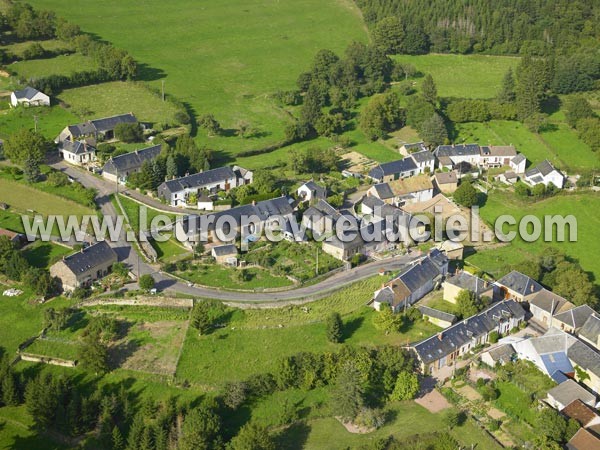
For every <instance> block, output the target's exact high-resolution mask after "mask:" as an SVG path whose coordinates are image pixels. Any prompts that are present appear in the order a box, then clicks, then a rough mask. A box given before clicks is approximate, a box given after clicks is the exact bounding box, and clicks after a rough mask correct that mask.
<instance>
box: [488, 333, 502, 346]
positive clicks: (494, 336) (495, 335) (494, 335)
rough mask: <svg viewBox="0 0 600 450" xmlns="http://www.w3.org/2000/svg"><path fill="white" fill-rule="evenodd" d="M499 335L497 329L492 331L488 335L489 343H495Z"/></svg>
mask: <svg viewBox="0 0 600 450" xmlns="http://www.w3.org/2000/svg"><path fill="white" fill-rule="evenodd" d="M499 337H500V335H499V334H498V332H497V331H492V332H491V333H490V334H489V336H488V339H489V342H490V344H495V343H496V342H498V338H499Z"/></svg>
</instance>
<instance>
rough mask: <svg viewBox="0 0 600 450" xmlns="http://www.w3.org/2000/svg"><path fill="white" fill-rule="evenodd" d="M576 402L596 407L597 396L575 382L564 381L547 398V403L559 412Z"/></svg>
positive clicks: (551, 390)
mask: <svg viewBox="0 0 600 450" xmlns="http://www.w3.org/2000/svg"><path fill="white" fill-rule="evenodd" d="M575 400H580V401H581V402H582V403H583V404H585V405H588V406H592V407H595V406H596V396H595V395H594V394H592V393H591V392H590V391H588V390H587V389H585V388H584V387H582V386H580V385H579V384H578V383H577V382H575V381H573V380H566V381H563V382H562V383H560V384H559V385H558V386H556V387H554V388H552V389H550V390H549V391H548V395H547V396H546V403H548V404H549V405H550V406H552V407H553V408H554V409H557V410H558V411H562V410H563V409H564V408H566V407H567V405H570V404H571V403H572V402H573V401H575Z"/></svg>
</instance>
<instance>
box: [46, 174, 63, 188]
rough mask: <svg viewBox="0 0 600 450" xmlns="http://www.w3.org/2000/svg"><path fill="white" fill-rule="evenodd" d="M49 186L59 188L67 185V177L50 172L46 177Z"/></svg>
mask: <svg viewBox="0 0 600 450" xmlns="http://www.w3.org/2000/svg"><path fill="white" fill-rule="evenodd" d="M46 181H47V182H48V184H49V185H50V186H54V187H61V186H67V185H68V184H69V176H68V175H67V174H66V173H64V172H58V171H52V172H50V173H49V174H48V176H47V177H46Z"/></svg>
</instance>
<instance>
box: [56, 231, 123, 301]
mask: <svg viewBox="0 0 600 450" xmlns="http://www.w3.org/2000/svg"><path fill="white" fill-rule="evenodd" d="M116 262H117V254H116V253H115V251H114V250H113V249H112V248H111V247H110V245H108V243H107V242H106V241H100V242H98V243H96V244H94V245H90V246H89V247H87V248H84V249H82V250H81V251H79V252H77V253H73V254H72V255H69V256H65V257H64V258H63V259H62V260H60V261H58V262H57V263H55V264H53V265H52V266H51V267H50V275H52V276H53V277H58V278H59V279H60V281H61V284H62V288H63V290H65V291H72V290H74V289H76V288H78V287H81V286H84V287H87V286H90V285H91V284H92V283H93V282H94V281H96V280H99V279H101V278H102V277H105V276H106V275H108V274H109V273H110V271H111V269H112V265H113V264H114V263H116Z"/></svg>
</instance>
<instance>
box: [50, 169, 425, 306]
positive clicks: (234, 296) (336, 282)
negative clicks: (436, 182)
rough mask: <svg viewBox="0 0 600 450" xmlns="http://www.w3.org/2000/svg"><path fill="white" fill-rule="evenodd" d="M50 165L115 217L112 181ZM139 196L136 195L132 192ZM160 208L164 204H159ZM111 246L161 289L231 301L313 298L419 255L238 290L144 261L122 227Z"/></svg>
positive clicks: (102, 210) (399, 265) (131, 266)
mask: <svg viewBox="0 0 600 450" xmlns="http://www.w3.org/2000/svg"><path fill="white" fill-rule="evenodd" d="M52 166H53V167H54V168H55V169H57V170H60V171H62V172H65V173H66V174H67V175H69V176H70V177H72V178H73V179H75V180H77V181H79V182H80V183H81V184H83V185H84V186H85V187H89V188H94V189H96V190H97V191H98V194H97V196H96V203H97V204H98V207H99V208H100V211H101V212H102V215H104V216H112V217H116V216H117V211H116V209H115V207H114V205H113V204H112V203H111V201H110V195H111V194H113V193H114V192H115V188H116V186H115V184H114V183H111V182H108V181H106V180H104V179H103V178H100V177H97V176H95V175H93V174H92V173H90V172H87V171H85V170H82V169H79V168H76V167H73V166H70V165H69V164H68V163H65V162H63V161H61V162H57V163H54V164H52ZM136 197H139V195H136ZM163 209H164V205H163ZM111 245H112V247H113V248H114V250H115V251H116V252H117V254H118V256H119V261H123V262H124V263H126V264H128V265H129V267H130V268H131V270H132V272H133V273H134V274H136V275H138V276H139V275H144V274H152V276H153V277H154V279H155V281H156V287H157V288H158V289H159V290H161V291H167V292H168V291H172V292H178V293H181V294H187V295H193V296H198V297H205V298H214V299H218V300H223V301H231V302H285V301H292V300H307V299H310V300H316V299H319V298H322V297H324V296H325V295H327V294H329V293H331V292H333V291H335V290H337V289H339V288H340V287H342V286H345V285H348V284H351V283H354V282H356V281H359V280H363V279H365V278H369V277H371V276H373V275H376V274H377V273H379V271H380V269H382V268H384V269H385V270H388V271H397V270H400V269H402V268H403V267H404V266H406V265H407V264H410V263H411V262H413V261H415V260H416V259H418V258H419V255H404V256H396V257H394V258H389V259H386V260H382V261H375V262H372V263H368V264H365V265H362V266H360V267H356V268H354V269H350V270H346V271H343V272H338V273H336V274H334V275H332V276H331V277H329V278H326V279H324V280H323V281H320V282H318V283H315V284H313V285H308V286H303V287H299V288H296V289H290V290H287V291H278V292H238V291H228V290H222V289H216V288H208V287H199V286H193V285H189V284H187V283H184V282H182V281H180V280H178V279H176V278H174V277H172V276H170V275H169V274H167V273H164V272H162V271H160V270H158V269H157V267H155V266H152V265H150V264H147V263H146V262H145V261H143V259H142V258H141V257H140V256H139V255H138V253H137V252H136V251H135V250H134V249H133V248H132V246H131V243H129V242H127V241H126V239H125V231H124V230H123V231H122V233H121V236H120V238H119V240H118V242H111Z"/></svg>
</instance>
